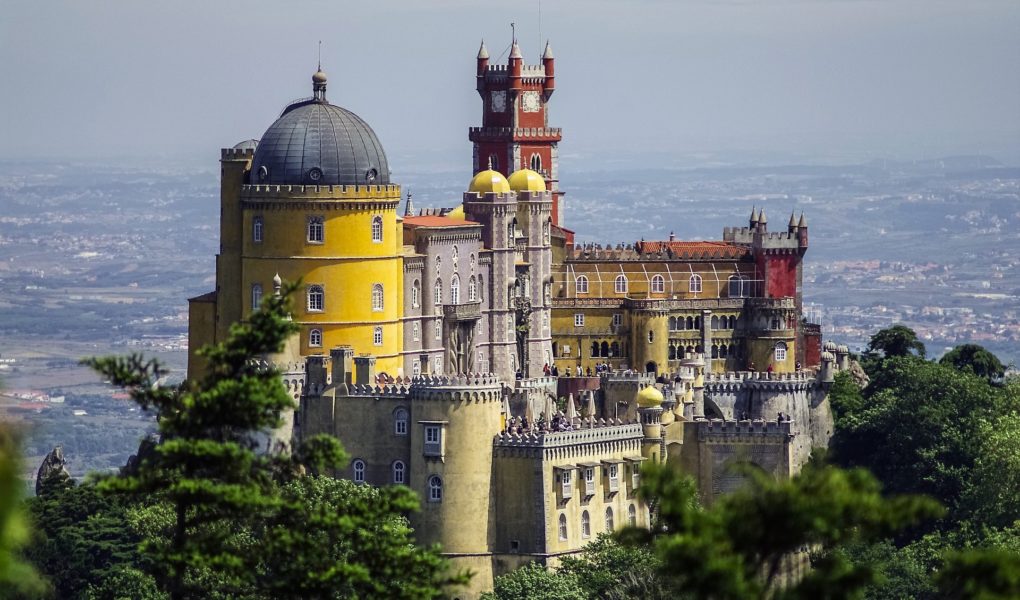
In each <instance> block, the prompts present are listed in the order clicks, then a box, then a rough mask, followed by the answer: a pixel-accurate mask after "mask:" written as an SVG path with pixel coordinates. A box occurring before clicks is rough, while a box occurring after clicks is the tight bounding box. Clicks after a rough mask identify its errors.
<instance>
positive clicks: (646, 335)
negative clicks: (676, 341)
mask: <svg viewBox="0 0 1020 600" xmlns="http://www.w3.org/2000/svg"><path fill="white" fill-rule="evenodd" d="M631 323H632V327H631V348H632V349H633V356H634V364H633V365H632V366H633V368H634V369H636V370H639V371H652V372H655V373H663V372H665V371H666V370H667V369H668V365H669V363H668V360H669V317H668V315H667V313H665V312H657V311H656V312H651V311H647V312H646V311H640V312H639V311H635V312H633V313H632V314H631Z"/></svg>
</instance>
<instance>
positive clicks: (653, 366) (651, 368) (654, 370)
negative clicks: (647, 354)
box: [645, 360, 659, 373]
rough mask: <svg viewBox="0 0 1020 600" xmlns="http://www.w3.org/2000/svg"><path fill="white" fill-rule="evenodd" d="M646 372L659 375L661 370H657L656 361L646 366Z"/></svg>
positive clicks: (649, 362) (651, 361)
mask: <svg viewBox="0 0 1020 600" xmlns="http://www.w3.org/2000/svg"><path fill="white" fill-rule="evenodd" d="M645 372H646V373H658V372H659V369H658V368H657V365H656V364H655V361H654V360H650V361H648V364H646V365H645Z"/></svg>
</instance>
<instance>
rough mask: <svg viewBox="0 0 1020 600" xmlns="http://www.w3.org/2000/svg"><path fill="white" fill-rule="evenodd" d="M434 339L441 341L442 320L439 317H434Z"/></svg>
mask: <svg viewBox="0 0 1020 600" xmlns="http://www.w3.org/2000/svg"><path fill="white" fill-rule="evenodd" d="M436 341H437V342H441V341H443V322H442V321H441V320H439V319H436Z"/></svg>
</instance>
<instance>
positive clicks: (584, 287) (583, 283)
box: [576, 275, 588, 294]
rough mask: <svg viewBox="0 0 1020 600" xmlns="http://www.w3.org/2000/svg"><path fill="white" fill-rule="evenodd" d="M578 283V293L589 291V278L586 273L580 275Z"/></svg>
mask: <svg viewBox="0 0 1020 600" xmlns="http://www.w3.org/2000/svg"><path fill="white" fill-rule="evenodd" d="M576 283H577V285H576V287H577V293H578V294H587V293H588V278H587V277H585V276H584V275H578V276H577V280H576Z"/></svg>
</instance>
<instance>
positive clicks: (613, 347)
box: [609, 342, 620, 356]
mask: <svg viewBox="0 0 1020 600" xmlns="http://www.w3.org/2000/svg"><path fill="white" fill-rule="evenodd" d="M609 356H620V342H613V343H612V344H610V346H609Z"/></svg>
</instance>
